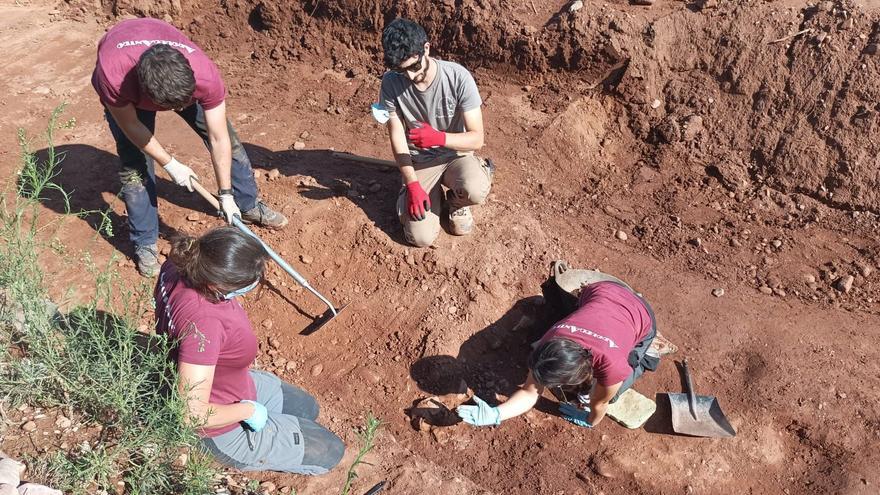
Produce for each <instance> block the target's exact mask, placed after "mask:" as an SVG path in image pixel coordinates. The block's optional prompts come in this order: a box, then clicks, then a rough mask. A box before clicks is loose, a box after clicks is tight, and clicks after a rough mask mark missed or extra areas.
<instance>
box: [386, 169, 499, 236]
mask: <svg viewBox="0 0 880 495" xmlns="http://www.w3.org/2000/svg"><path fill="white" fill-rule="evenodd" d="M414 167H415V170H416V177H417V178H418V179H419V184H421V185H422V188H423V189H424V190H425V192H426V193H427V194H428V197H429V198H431V210H430V211H428V212H427V213H426V214H425V219H424V220H413V219H412V217H410V215H409V208H408V207H407V197H406V196H407V194H406V187H403V188H402V189H401V190H400V194H399V195H398V197H397V216H398V218H400V223H401V224H402V225H403V233H404V235H405V236H406V240H407V242H409V243H410V244H412V245H414V246H417V247H427V246H430V245H431V244H432V243H433V242H434V240H435V239H437V236H438V235H440V214H441V211H442V209H443V188H442V187H441V185H442V186H446V187H447V188H448V189H449V191H450V194H449V208H450V211H451V210H455V209H458V208H461V207H464V206H472V205H479V204H483V203H484V202H485V201H486V198H487V197H488V196H489V190H490V189H491V188H492V173H491V171H490V170H489V166H488V164H487V163H486V161H485V160H484V159H482V158H480V157H478V156H476V155H474V154H473V153H461V154H459V155H458V156H457V157H454V158H452V159H451V160H450V159H449V158H443V159H440V160H435V161H431V162H427V163H420V164H414Z"/></svg>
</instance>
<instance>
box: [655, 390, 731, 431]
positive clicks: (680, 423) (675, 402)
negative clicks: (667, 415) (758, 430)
mask: <svg viewBox="0 0 880 495" xmlns="http://www.w3.org/2000/svg"><path fill="white" fill-rule="evenodd" d="M667 395H668V396H669V405H670V406H671V409H672V430H673V431H675V432H676V433H680V434H682V435H690V436H694V437H715V438H726V437H732V436H735V435H736V430H734V429H733V426H731V425H730V422H729V421H727V417H726V416H724V412H723V411H721V406H720V405H719V404H718V399H716V398H715V397H714V396H711V395H698V396H697V401H696V404H695V407H694V412H695V413H696V417H694V415H692V414H691V409H690V406H689V404H688V396H687V394H667Z"/></svg>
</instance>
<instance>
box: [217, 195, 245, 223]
mask: <svg viewBox="0 0 880 495" xmlns="http://www.w3.org/2000/svg"><path fill="white" fill-rule="evenodd" d="M220 211H221V212H222V213H223V216H225V217H226V221H227V222H229V223H230V224H231V223H232V217H234V216H236V215H238V218H241V210H239V209H238V205H237V204H235V198H234V197H232V195H231V194H221V195H220Z"/></svg>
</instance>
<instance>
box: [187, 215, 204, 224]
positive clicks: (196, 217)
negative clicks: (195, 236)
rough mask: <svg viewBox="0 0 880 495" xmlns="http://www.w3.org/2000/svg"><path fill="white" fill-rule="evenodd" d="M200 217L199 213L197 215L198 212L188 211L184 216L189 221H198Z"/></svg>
mask: <svg viewBox="0 0 880 495" xmlns="http://www.w3.org/2000/svg"><path fill="white" fill-rule="evenodd" d="M200 218H201V215H199V214H198V213H190V214H189V215H187V216H186V219H187V220H188V221H190V222H198V221H199V219H200Z"/></svg>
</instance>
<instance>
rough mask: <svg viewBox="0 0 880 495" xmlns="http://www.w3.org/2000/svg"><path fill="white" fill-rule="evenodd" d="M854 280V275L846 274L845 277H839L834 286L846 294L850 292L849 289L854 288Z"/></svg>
mask: <svg viewBox="0 0 880 495" xmlns="http://www.w3.org/2000/svg"><path fill="white" fill-rule="evenodd" d="M854 280H855V277H853V276H852V275H844V276H843V277H840V278H839V279H837V281H836V282H834V288H835V289H837V290H839V291H840V292H843V293H844V294H848V293H849V291H850V290H852V286H853V281H854Z"/></svg>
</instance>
